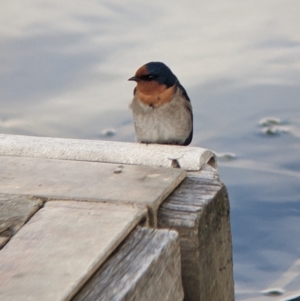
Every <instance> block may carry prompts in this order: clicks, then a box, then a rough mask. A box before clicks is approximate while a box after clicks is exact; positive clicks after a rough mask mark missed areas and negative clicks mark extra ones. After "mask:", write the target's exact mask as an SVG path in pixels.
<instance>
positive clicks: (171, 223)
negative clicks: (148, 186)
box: [158, 165, 234, 301]
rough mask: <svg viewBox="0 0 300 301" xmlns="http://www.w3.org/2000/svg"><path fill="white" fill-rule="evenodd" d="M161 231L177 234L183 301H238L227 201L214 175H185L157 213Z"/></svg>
mask: <svg viewBox="0 0 300 301" xmlns="http://www.w3.org/2000/svg"><path fill="white" fill-rule="evenodd" d="M158 227H159V228H168V229H175V230H177V231H178V232H179V236H180V248H181V257H182V280H183V287H184V293H185V300H189V301H196V300H198V301H200V300H201V301H203V300H212V301H232V300H234V283H233V263H232V241H231V229H230V208H229V200H228V195H227V190H226V187H225V186H224V184H223V183H221V182H220V180H219V177H218V174H217V172H216V171H215V169H213V168H212V167H211V166H208V165H205V166H204V168H203V169H202V170H201V171H200V172H193V173H188V174H187V177H186V179H185V180H184V181H183V182H182V183H181V184H180V185H179V186H178V188H177V189H176V190H175V191H174V192H173V193H172V194H171V195H170V196H169V197H168V198H167V199H166V200H165V202H163V204H162V205H161V207H160V208H159V210H158Z"/></svg>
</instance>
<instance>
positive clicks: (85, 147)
mask: <svg viewBox="0 0 300 301" xmlns="http://www.w3.org/2000/svg"><path fill="white" fill-rule="evenodd" d="M0 155H2V156H19V157H32V158H48V159H61V160H78V161H93V162H104V163H116V164H131V165H146V166H155V167H174V166H176V167H180V168H182V169H185V170H188V171H196V170H200V169H201V168H202V166H203V165H204V164H209V165H211V166H212V167H214V168H215V169H216V168H217V164H216V156H215V154H214V153H213V152H212V151H210V150H207V149H204V148H200V147H187V146H177V145H161V144H139V143H128V142H114V141H100V140H83V139H80V140H79V139H63V138H49V137H32V136H19V135H7V134H0Z"/></svg>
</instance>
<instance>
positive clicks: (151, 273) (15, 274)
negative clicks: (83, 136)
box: [0, 135, 234, 301]
mask: <svg viewBox="0 0 300 301" xmlns="http://www.w3.org/2000/svg"><path fill="white" fill-rule="evenodd" d="M126 150H127V151H126ZM124 152H125V153H124ZM118 154H119V155H118ZM125 157H126V159H124V158H125ZM174 160H176V162H177V163H178V164H177V165H180V166H181V167H184V166H185V168H171V166H172V164H173V163H174ZM124 161H125V162H124ZM143 162H145V164H142V163H143ZM215 167H216V162H215V157H214V155H213V154H212V153H211V152H209V151H207V150H203V149H198V148H189V147H179V146H163V147H162V146H161V145H158V146H155V145H150V146H145V145H142V146H141V145H138V144H129V143H124V144H122V143H110V142H99V141H84V140H67V139H66V140H65V139H53V138H38V137H24V136H11V135H0V170H1V173H0V206H1V210H0V246H2V247H3V249H2V250H1V251H0V300H5V301H6V300H7V301H9V300H11V301H17V300H18V301H19V300H25V301H26V300H28V301H29V300H30V301H35V300H45V301H47V300H61V301H65V300H73V301H80V300H170V301H171V300H175V301H176V300H183V299H184V300H224V301H231V300H234V291H233V274H232V250H231V248H232V247H231V233H230V217H229V201H228V197H227V193H226V188H225V186H224V185H223V184H222V183H221V182H220V180H219V177H218V174H217V171H216V169H215ZM175 230H176V231H175Z"/></svg>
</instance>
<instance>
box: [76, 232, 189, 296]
mask: <svg viewBox="0 0 300 301" xmlns="http://www.w3.org/2000/svg"><path fill="white" fill-rule="evenodd" d="M180 273H181V264H180V248H179V240H178V233H177V232H175V231H170V230H154V229H149V228H140V227H138V228H137V229H136V230H135V231H134V232H133V233H131V234H130V235H129V237H128V238H127V239H126V240H125V241H124V243H123V244H122V245H121V246H120V247H119V248H118V249H117V250H116V251H115V252H114V254H113V255H112V256H111V257H110V258H109V259H108V261H106V262H105V263H104V265H103V266H102V267H101V268H100V269H99V270H98V271H97V272H96V273H95V274H94V276H92V278H91V279H90V280H89V281H88V282H87V283H86V284H85V286H84V287H83V288H82V290H81V291H80V292H79V293H78V294H77V295H76V296H75V297H74V299H72V301H100V300H102V301H104V300H105V301H107V300H109V301H129V300H130V301H131V300H132V301H133V300H142V301H153V300H155V301H177V300H183V290H182V283H181V274H180Z"/></svg>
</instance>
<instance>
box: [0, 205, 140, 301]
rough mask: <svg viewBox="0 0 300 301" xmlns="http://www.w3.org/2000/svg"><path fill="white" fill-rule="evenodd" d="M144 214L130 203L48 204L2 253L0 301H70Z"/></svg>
mask: <svg viewBox="0 0 300 301" xmlns="http://www.w3.org/2000/svg"><path fill="white" fill-rule="evenodd" d="M145 215H146V212H145V210H142V209H140V208H137V207H136V206H133V205H126V206H125V205H120V204H118V205H115V204H103V203H98V202H78V201H50V202H47V203H46V205H45V207H44V208H43V209H41V210H39V211H38V212H37V213H36V214H35V215H34V216H33V217H32V218H31V219H30V220H29V221H28V222H27V223H26V224H25V225H24V226H23V227H22V228H21V229H20V230H19V231H18V233H17V234H16V235H15V236H13V238H12V239H11V240H10V241H9V243H8V244H7V245H6V246H5V247H4V248H3V249H2V250H1V252H0V300H1V301H2V300H5V301H20V300H22V301H68V300H70V299H71V298H72V297H73V296H74V295H75V294H76V292H77V291H78V290H79V289H80V288H81V287H82V285H83V284H84V283H85V282H86V281H87V280H88V279H89V278H90V277H91V275H93V274H94V272H95V271H96V270H97V269H98V268H99V267H100V265H101V264H103V263H104V262H105V260H106V259H107V258H108V257H109V255H110V254H111V253H112V252H113V251H114V250H115V249H116V248H117V247H118V246H119V244H120V243H121V242H122V241H123V240H124V239H125V238H126V237H127V236H128V234H129V233H130V232H131V231H132V230H133V229H134V228H135V227H136V225H137V224H138V223H139V222H140V220H141V219H142V218H143V217H144V216H145Z"/></svg>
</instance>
